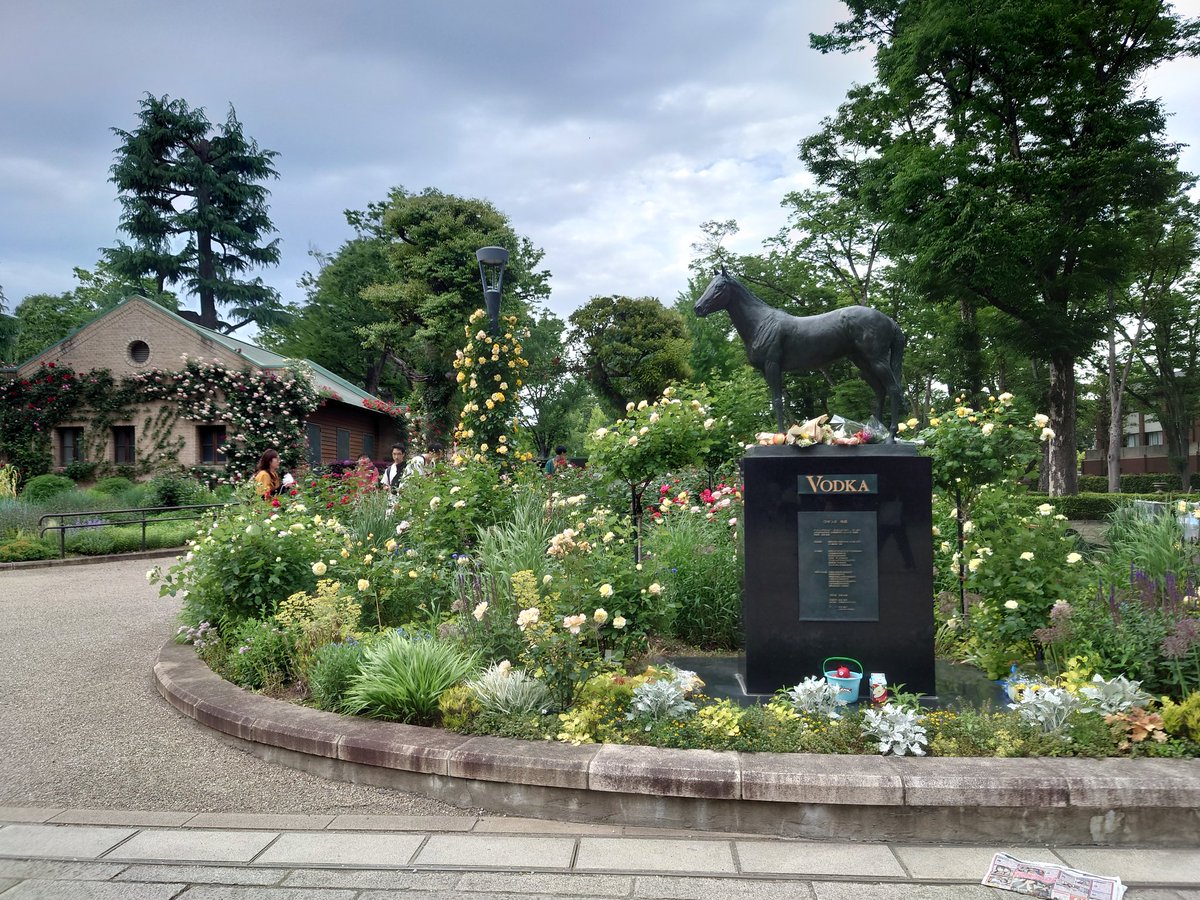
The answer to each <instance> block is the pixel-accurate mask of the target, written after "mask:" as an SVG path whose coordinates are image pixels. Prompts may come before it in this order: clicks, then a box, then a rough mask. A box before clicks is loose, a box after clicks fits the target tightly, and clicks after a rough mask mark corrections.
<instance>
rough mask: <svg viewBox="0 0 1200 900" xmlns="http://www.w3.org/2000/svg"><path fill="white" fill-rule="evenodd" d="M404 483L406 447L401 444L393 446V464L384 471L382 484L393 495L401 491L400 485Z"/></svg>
mask: <svg viewBox="0 0 1200 900" xmlns="http://www.w3.org/2000/svg"><path fill="white" fill-rule="evenodd" d="M403 482H404V447H403V445H401V444H392V463H391V465H389V466H388V467H387V468H386V469H384V470H383V478H382V479H381V481H380V484H381V485H382V486H383V487H385V488H387V489H388V490H389V491H392V492H393V493H394V492H395V491H398V490H399V489H400V485H401V484H402V483H403Z"/></svg>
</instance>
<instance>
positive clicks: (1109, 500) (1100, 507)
mask: <svg viewBox="0 0 1200 900" xmlns="http://www.w3.org/2000/svg"><path fill="white" fill-rule="evenodd" d="M1121 500H1122V495H1121V494H1090V493H1089V494H1083V493H1080V494H1075V495H1073V496H1070V497H1053V498H1051V500H1050V503H1052V504H1053V505H1054V507H1055V508H1056V509H1057V510H1058V511H1059V512H1060V513H1062V514H1063V515H1064V516H1066V517H1067V518H1068V519H1092V520H1102V519H1106V518H1108V517H1109V516H1110V515H1111V514H1112V511H1113V510H1114V509H1116V508H1117V506H1118V505H1120V503H1121Z"/></svg>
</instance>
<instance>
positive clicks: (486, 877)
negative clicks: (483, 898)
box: [455, 872, 633, 900]
mask: <svg viewBox="0 0 1200 900" xmlns="http://www.w3.org/2000/svg"><path fill="white" fill-rule="evenodd" d="M632 887H633V878H632V877H630V876H629V875H565V874H564V875H556V874H552V873H548V872H464V873H463V875H462V877H461V878H460V879H459V880H458V884H457V885H455V888H456V889H457V890H458V891H461V892H463V893H468V894H475V893H493V894H496V893H510V894H520V895H522V896H524V895H526V894H548V895H550V896H552V897H578V896H586V897H628V896H629V893H630V890H631V889H632ZM473 900H477V898H473Z"/></svg>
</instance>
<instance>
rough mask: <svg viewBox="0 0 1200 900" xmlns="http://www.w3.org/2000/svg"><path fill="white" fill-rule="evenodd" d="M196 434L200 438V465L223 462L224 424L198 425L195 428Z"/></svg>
mask: <svg viewBox="0 0 1200 900" xmlns="http://www.w3.org/2000/svg"><path fill="white" fill-rule="evenodd" d="M196 434H197V437H198V438H199V440H200V464H201V465H210V466H215V465H220V464H221V463H223V462H225V451H224V450H223V449H222V446H223V445H224V443H225V426H224V425H200V426H197V428H196Z"/></svg>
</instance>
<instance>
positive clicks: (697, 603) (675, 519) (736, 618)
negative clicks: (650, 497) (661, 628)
mask: <svg viewBox="0 0 1200 900" xmlns="http://www.w3.org/2000/svg"><path fill="white" fill-rule="evenodd" d="M675 496H676V497H677V498H678V496H679V495H678V494H676V495H675ZM691 502H694V501H691ZM684 503H689V501H688V499H687V498H685V500H684ZM700 506H701V507H702V508H701V509H700V511H699V512H692V511H691V507H690V505H682V506H677V505H673V506H668V507H667V513H666V514H661V518H659V519H658V520H656V523H655V524H654V525H652V526H649V527H648V528H647V529H646V530H645V532H644V536H643V547H644V548H645V556H644V558H643V563H644V565H645V567H646V568H650V569H651V570H652V571H653V573H654V578H655V579H656V581H657V582H658V583H659V584H660V585H661V587H662V594H661V596H663V597H666V598H668V599H669V601H670V604H671V607H673V608H668V609H666V610H664V614H665V615H664V616H663V617H662V618H665V619H666V621H662V618H660V620H659V621H662V624H663V625H666V626H669V631H668V633H669V634H672V635H674V636H675V637H677V638H679V639H680V640H681V641H684V642H685V643H688V644H692V645H695V646H697V647H703V648H706V649H728V648H734V647H738V646H740V645H741V642H742V584H741V575H742V565H741V560H739V559H738V556H737V532H736V530H735V529H734V528H733V527H731V526H730V525H729V520H730V519H731V518H738V517H739V516H740V514H741V509H740V507H741V504H740V503H738V504H737V505H734V506H730V507H726V508H722V509H720V510H719V511H718V512H719V514H717V513H714V517H713V518H712V519H709V518H708V515H709V513H708V512H707V510H706V508H703V507H704V503H703V501H701V504H700ZM667 616H669V618H667Z"/></svg>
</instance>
